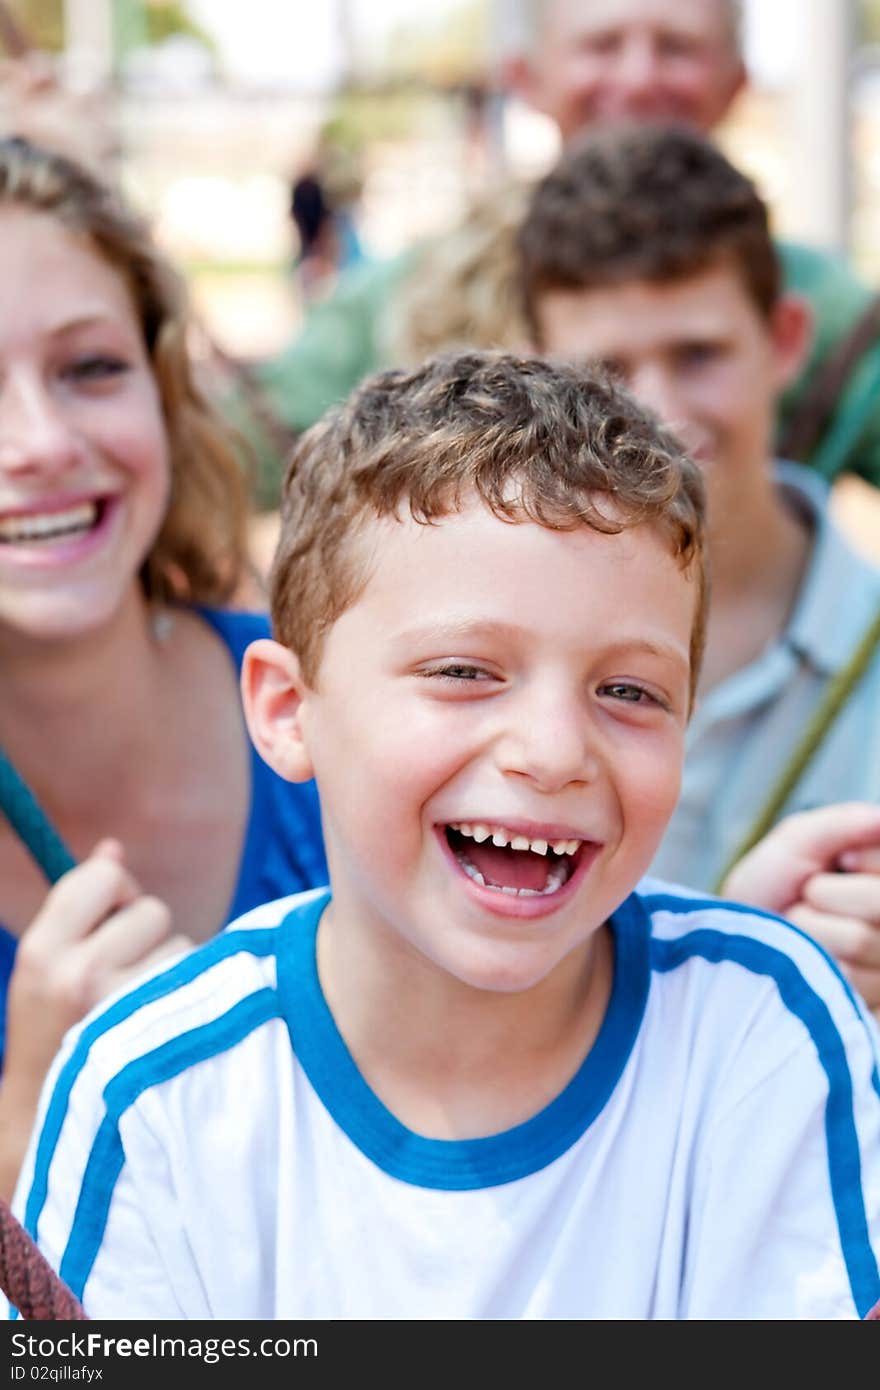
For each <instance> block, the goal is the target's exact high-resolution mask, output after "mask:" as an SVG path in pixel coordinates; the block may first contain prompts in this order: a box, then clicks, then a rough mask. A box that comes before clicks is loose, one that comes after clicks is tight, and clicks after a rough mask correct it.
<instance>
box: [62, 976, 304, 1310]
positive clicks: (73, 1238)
mask: <svg viewBox="0 0 880 1390" xmlns="http://www.w3.org/2000/svg"><path fill="white" fill-rule="evenodd" d="M278 1017H279V1010H278V995H277V993H276V991H275V990H274V989H269V988H266V989H261V990H259V991H258V992H257V993H256V994H252V995H249V996H248V997H247V998H246V999H242V1000H241V1001H240V1002H239V1003H238V1004H236V1005H234V1007H233V1008H231V1009H230V1010H229V1011H228V1012H227V1013H225V1014H221V1015H220V1017H219V1018H216V1019H213V1020H212V1021H211V1022H210V1023H205V1024H202V1026H201V1027H199V1028H192V1029H190V1031H189V1032H187V1033H181V1034H179V1035H178V1036H177V1037H175V1038H172V1039H171V1040H170V1041H169V1042H167V1043H163V1044H162V1045H161V1046H160V1047H157V1048H155V1049H154V1050H153V1051H152V1052H148V1053H146V1054H145V1055H144V1056H143V1057H139V1058H138V1060H137V1061H136V1062H131V1063H129V1065H128V1066H127V1067H124V1068H123V1070H122V1071H121V1072H119V1073H118V1074H117V1075H116V1076H115V1077H114V1078H113V1080H112V1081H110V1082H109V1083H108V1085H107V1087H106V1088H105V1090H104V1102H105V1106H106V1114H105V1116H104V1119H103V1121H102V1122H101V1126H100V1128H99V1130H98V1133H97V1135H96V1136H95V1141H94V1143H93V1145H92V1151H91V1153H90V1154H89V1159H88V1162H87V1164H86V1169H85V1173H84V1174H83V1180H82V1184H81V1186H80V1194H79V1200H78V1201H77V1204H76V1212H75V1213H74V1218H73V1222H72V1225H71V1229H70V1235H69V1237H68V1241H67V1248H66V1249H65V1251H64V1255H63V1257H62V1260H61V1266H60V1269H59V1271H58V1272H59V1274H60V1275H61V1278H62V1279H63V1280H64V1281H65V1283H66V1284H67V1286H68V1287H69V1288H70V1289H71V1290H72V1291H73V1292H74V1293H75V1294H76V1296H77V1298H82V1295H83V1289H84V1288H85V1284H86V1280H87V1279H88V1277H89V1274H90V1273H91V1271H92V1266H93V1264H94V1262H95V1258H96V1256H97V1253H98V1251H99V1249H100V1248H101V1242H102V1240H103V1239H104V1231H105V1230H106V1226H107V1215H108V1213H109V1210H110V1203H111V1200H112V1198H113V1192H114V1190H115V1187H116V1181H117V1178H118V1177H119V1174H120V1172H121V1171H122V1165H123V1163H124V1161H125V1155H124V1151H123V1148H122V1140H121V1138H120V1135H119V1122H120V1120H121V1118H122V1116H123V1114H124V1113H125V1111H126V1110H127V1109H128V1108H129V1106H131V1105H133V1104H134V1102H135V1101H136V1100H137V1098H138V1096H140V1095H141V1094H142V1092H144V1091H146V1090H149V1089H150V1087H152V1086H158V1085H160V1084H161V1083H162V1082H163V1081H169V1080H170V1079H171V1078H172V1077H174V1076H178V1075H179V1074H180V1073H181V1072H183V1071H186V1070H187V1068H188V1067H192V1066H196V1065H197V1064H198V1063H199V1062H204V1061H206V1060H207V1059H208V1058H210V1057H215V1056H217V1054H218V1053H220V1052H225V1051H227V1050H228V1049H229V1048H230V1047H235V1046H237V1045H238V1043H240V1042H241V1041H242V1040H243V1039H244V1038H246V1037H247V1036H248V1035H249V1034H250V1033H252V1032H253V1031H254V1029H256V1028H260V1027H262V1025H263V1024H264V1023H268V1022H269V1021H270V1020H271V1019H273V1018H278Z"/></svg>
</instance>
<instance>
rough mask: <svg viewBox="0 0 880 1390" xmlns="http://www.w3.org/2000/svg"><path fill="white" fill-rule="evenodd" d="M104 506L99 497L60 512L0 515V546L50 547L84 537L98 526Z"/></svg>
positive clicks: (101, 498) (102, 499)
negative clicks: (59, 542) (60, 542)
mask: <svg viewBox="0 0 880 1390" xmlns="http://www.w3.org/2000/svg"><path fill="white" fill-rule="evenodd" d="M106 505H107V503H106V499H105V498H103V497H98V498H95V499H94V500H93V501H88V502H77V503H75V504H73V505H71V506H69V507H65V508H63V509H56V510H51V511H45V512H26V513H20V514H12V515H9V514H7V515H6V516H0V545H52V544H53V543H57V542H58V541H69V540H72V539H75V538H76V537H77V536H84V535H87V534H88V533H89V531H93V530H94V529H95V527H97V526H98V524H99V523H100V521H101V519H102V517H103V515H104V511H105V508H106Z"/></svg>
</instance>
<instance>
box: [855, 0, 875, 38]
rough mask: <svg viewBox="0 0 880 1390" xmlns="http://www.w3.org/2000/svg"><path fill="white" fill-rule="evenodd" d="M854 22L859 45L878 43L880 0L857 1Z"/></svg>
mask: <svg viewBox="0 0 880 1390" xmlns="http://www.w3.org/2000/svg"><path fill="white" fill-rule="evenodd" d="M856 22H857V24H858V30H857V35H858V41H859V42H860V43H880V0H858V4H857V5H856Z"/></svg>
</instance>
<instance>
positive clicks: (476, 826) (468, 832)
mask: <svg viewBox="0 0 880 1390" xmlns="http://www.w3.org/2000/svg"><path fill="white" fill-rule="evenodd" d="M450 829H451V830H457V831H458V833H459V834H460V835H465V836H467V838H468V839H470V840H475V841H476V842H477V844H478V845H481V844H482V843H483V841H484V840H488V839H489V838H490V836H491V839H492V843H493V845H497V846H498V848H499V849H503V848H504V847H505V846H507V845H509V846H510V848H511V849H518V850H531V852H532V854H546V853H547V850H548V848H549V849H552V850H553V852H554V853H555V854H567V855H572V854H577V852H578V850H579V849H580V847H581V845H582V844H583V841H582V840H551V841H549V842H548V841H547V840H530V839H528V837H527V836H525V835H517V834H514V832H513V831H510V830H505V829H504V827H503V826H500V825H497V826H496V825H485V824H484V823H483V822H482V821H473V822H471V821H454V822H452V823H451V824H450Z"/></svg>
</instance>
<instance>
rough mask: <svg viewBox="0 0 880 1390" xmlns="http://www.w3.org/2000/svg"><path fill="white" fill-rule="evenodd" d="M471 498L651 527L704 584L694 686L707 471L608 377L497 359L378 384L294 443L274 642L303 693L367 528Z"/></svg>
mask: <svg viewBox="0 0 880 1390" xmlns="http://www.w3.org/2000/svg"><path fill="white" fill-rule="evenodd" d="M474 495H476V496H477V497H478V498H480V500H481V501H482V502H483V503H484V504H485V505H486V506H487V507H488V508H489V509H490V510H491V511H492V512H494V513H495V515H496V516H498V517H500V518H501V519H503V520H505V521H509V522H511V523H514V522H518V521H526V520H531V521H535V522H538V523H539V524H540V525H542V526H548V527H551V528H553V529H558V530H572V529H574V528H575V527H577V526H580V525H587V526H591V527H593V529H594V530H596V531H602V532H605V533H615V532H619V531H622V530H624V529H625V528H626V527H629V526H636V525H640V524H643V523H645V524H648V525H650V526H652V527H655V528H656V529H657V530H658V531H659V532H660V533H661V534H662V535H663V536H664V537H665V538H666V540H667V541H668V543H669V547H670V551H671V552H672V554H673V555H675V556H676V557H677V559H678V561H679V563H680V565H681V566H682V568H683V569H688V568H691V567H692V568H693V570H694V572H695V574H696V577H697V580H698V591H699V604H698V614H697V619H696V621H695V624H694V632H693V637H692V645H691V667H692V680H693V681H694V682H695V681H696V677H697V673H698V671H699V665H700V657H701V654H702V647H703V630H704V620H705V614H704V607H705V575H704V562H703V532H702V522H703V505H704V494H703V482H702V477H701V475H700V472H699V470H698V468H697V467H696V465H695V464H693V463H692V462H691V461H690V460H689V459H688V458H687V457H686V456H685V455H684V454H683V453H682V450H681V446H680V445H679V444H678V443H677V441H676V440H675V438H674V437H673V436H672V435H671V434H670V433H668V432H667V431H666V430H665V429H663V428H662V427H661V426H660V424H659V423H658V422H657V421H656V420H655V419H654V417H653V416H651V415H650V414H649V413H648V412H647V411H646V410H644V409H642V407H641V406H639V405H637V404H636V403H635V401H634V400H633V399H632V398H631V397H630V396H629V395H628V394H627V393H626V392H625V391H623V390H622V389H621V388H619V387H617V386H615V385H614V384H612V383H611V382H609V381H608V380H606V379H605V378H604V377H603V376H602V375H601V374H597V373H585V372H583V371H580V370H576V369H574V368H570V367H566V366H562V365H559V364H553V363H550V362H547V361H543V360H542V359H540V358H519V357H514V356H511V355H509V354H504V353H489V352H485V353H476V352H473V353H465V354H461V355H452V356H449V355H445V356H440V357H435V358H432V359H429V360H428V361H427V362H425V363H424V364H423V365H422V366H420V367H419V368H418V369H416V370H414V371H411V372H406V371H402V370H397V371H387V372H380V373H377V374H376V375H374V376H372V377H369V378H367V379H366V380H365V381H364V382H363V383H362V385H361V386H360V387H359V388H358V389H357V390H356V391H355V392H354V393H353V394H352V395H351V396H350V397H349V399H348V401H347V402H346V403H345V404H344V405H342V406H340V407H337V408H336V409H334V410H331V411H329V412H328V413H327V414H326V415H325V416H324V417H323V419H322V420H320V421H319V422H318V423H317V424H316V425H314V426H312V428H311V429H310V430H308V431H307V432H306V433H305V434H304V435H303V436H302V438H301V439H300V440H299V441H298V443H297V445H296V447H295V449H294V453H293V456H292V459H291V461H290V465H289V467H288V471H287V476H286V478H285V482H284V488H283V493H282V507H281V516H282V526H281V536H280V540H279V544H278V550H277V552H276V556H275V561H274V565H273V568H272V573H271V576H270V590H271V601H272V619H273V626H274V631H275V635H276V637H277V638H278V640H279V641H281V642H283V643H284V644H285V645H286V646H288V647H290V648H291V650H293V651H294V652H296V653H297V655H298V656H299V659H300V662H301V665H302V670H303V675H304V677H305V679H306V680H308V681H309V682H310V683H314V682H315V679H316V677H317V672H318V665H319V661H320V652H321V643H322V640H323V637H324V635H325V633H326V632H327V630H328V629H329V628H330V627H331V625H332V624H333V623H334V622H335V620H336V618H337V617H339V615H340V614H341V613H342V612H344V611H345V609H346V608H348V607H349V606H350V605H351V604H352V603H353V602H354V601H355V600H356V599H357V597H358V595H359V594H360V592H361V591H362V589H363V587H364V585H365V584H366V582H367V579H368V578H369V557H368V555H367V554H366V548H365V547H362V546H360V545H359V544H358V540H359V531H360V529H361V528H362V526H363V524H364V523H365V522H367V521H369V520H371V519H376V518H379V517H394V516H400V515H401V512H403V511H408V512H409V514H410V515H411V516H412V517H413V518H415V520H417V521H419V522H423V523H425V524H430V523H431V522H434V521H437V520H439V519H440V518H441V517H444V516H447V515H448V514H449V513H450V512H454V511H455V510H457V509H458V508H459V507H461V506H462V505H464V504H466V503H467V502H468V500H469V499H470V498H472V497H473V496H474ZM584 598H585V602H586V601H587V600H588V596H587V595H585V596H584Z"/></svg>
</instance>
